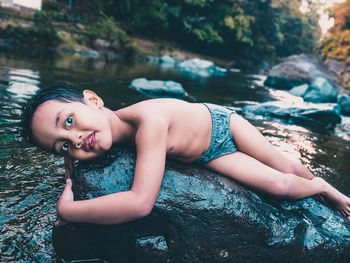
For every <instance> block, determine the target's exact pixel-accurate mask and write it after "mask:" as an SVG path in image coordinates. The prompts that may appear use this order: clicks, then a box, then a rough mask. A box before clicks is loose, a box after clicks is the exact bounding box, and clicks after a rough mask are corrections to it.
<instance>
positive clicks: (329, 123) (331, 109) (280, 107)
mask: <svg viewBox="0 0 350 263" xmlns="http://www.w3.org/2000/svg"><path fill="white" fill-rule="evenodd" d="M242 110H243V113H244V114H250V115H252V114H253V115H261V116H265V117H268V118H273V119H280V120H282V121H284V122H286V123H294V124H298V125H302V126H306V127H317V128H322V129H330V128H334V126H335V125H337V124H338V123H340V121H341V118H340V108H339V106H338V105H334V104H321V105H320V106H318V105H316V104H300V103H299V104H295V103H294V102H286V101H273V102H265V103H260V104H253V105H248V106H245V107H244V108H243V109H242Z"/></svg>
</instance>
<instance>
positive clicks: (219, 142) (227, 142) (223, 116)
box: [196, 103, 237, 163]
mask: <svg viewBox="0 0 350 263" xmlns="http://www.w3.org/2000/svg"><path fill="white" fill-rule="evenodd" d="M204 105H205V106H206V107H207V108H208V110H209V112H210V115H211V120H212V131H211V138H210V145H209V148H208V149H207V150H206V151H205V152H204V153H203V154H202V156H201V157H200V158H199V159H198V160H197V161H196V162H198V163H206V162H209V161H211V160H214V159H216V158H218V157H220V156H223V155H226V154H230V153H234V152H236V151H237V146H236V144H235V142H234V139H233V137H232V134H231V130H230V117H231V114H232V113H235V111H233V110H230V109H228V108H225V107H223V106H219V105H215V104H210V103H204Z"/></svg>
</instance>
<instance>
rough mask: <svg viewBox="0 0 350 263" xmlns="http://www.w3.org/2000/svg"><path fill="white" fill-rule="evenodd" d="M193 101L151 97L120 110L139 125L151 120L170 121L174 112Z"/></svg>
mask: <svg viewBox="0 0 350 263" xmlns="http://www.w3.org/2000/svg"><path fill="white" fill-rule="evenodd" d="M190 104H191V103H188V102H185V101H182V100H178V99H151V100H145V101H141V102H139V103H136V104H133V105H131V106H129V107H126V108H123V109H121V110H118V111H117V112H118V114H119V113H120V114H121V115H122V117H124V118H126V119H127V120H128V121H131V122H133V123H135V125H137V126H139V125H141V124H147V123H150V122H152V123H153V122H165V123H169V122H170V119H171V117H172V116H173V114H174V112H176V111H179V109H181V108H184V107H186V106H187V107H188V105H190Z"/></svg>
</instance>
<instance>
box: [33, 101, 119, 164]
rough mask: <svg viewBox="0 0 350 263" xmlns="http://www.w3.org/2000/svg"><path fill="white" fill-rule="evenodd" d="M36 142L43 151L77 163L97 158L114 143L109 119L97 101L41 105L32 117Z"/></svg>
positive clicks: (55, 102) (49, 102)
mask: <svg viewBox="0 0 350 263" xmlns="http://www.w3.org/2000/svg"><path fill="white" fill-rule="evenodd" d="M31 127H32V132H33V139H34V141H36V142H37V143H38V144H39V145H40V146H42V147H43V148H44V149H46V150H48V151H51V152H54V153H57V154H59V155H62V156H69V157H71V158H75V159H78V160H87V159H92V158H95V157H97V156H99V155H101V154H103V153H104V152H106V151H107V150H109V149H110V147H111V146H112V143H113V139H112V130H111V125H110V122H109V119H108V116H107V115H106V114H104V113H103V104H102V106H101V107H100V106H99V105H97V104H96V103H95V102H91V101H88V100H87V104H83V103H81V102H71V103H62V102H59V101H57V100H50V101H46V102H44V103H43V104H41V105H40V106H39V107H38V109H37V110H36V112H35V113H34V115H33V120H32V126H31Z"/></svg>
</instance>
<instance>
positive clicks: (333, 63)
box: [324, 58, 344, 78]
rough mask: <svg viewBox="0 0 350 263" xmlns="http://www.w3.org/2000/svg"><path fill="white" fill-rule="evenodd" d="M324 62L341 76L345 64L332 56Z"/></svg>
mask: <svg viewBox="0 0 350 263" xmlns="http://www.w3.org/2000/svg"><path fill="white" fill-rule="evenodd" d="M324 63H325V65H326V66H327V67H328V69H329V70H330V71H331V72H333V73H334V74H335V75H337V77H338V78H341V76H342V74H343V70H344V65H343V64H342V63H340V62H339V61H337V60H335V59H331V58H328V59H326V60H325V62H324Z"/></svg>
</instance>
